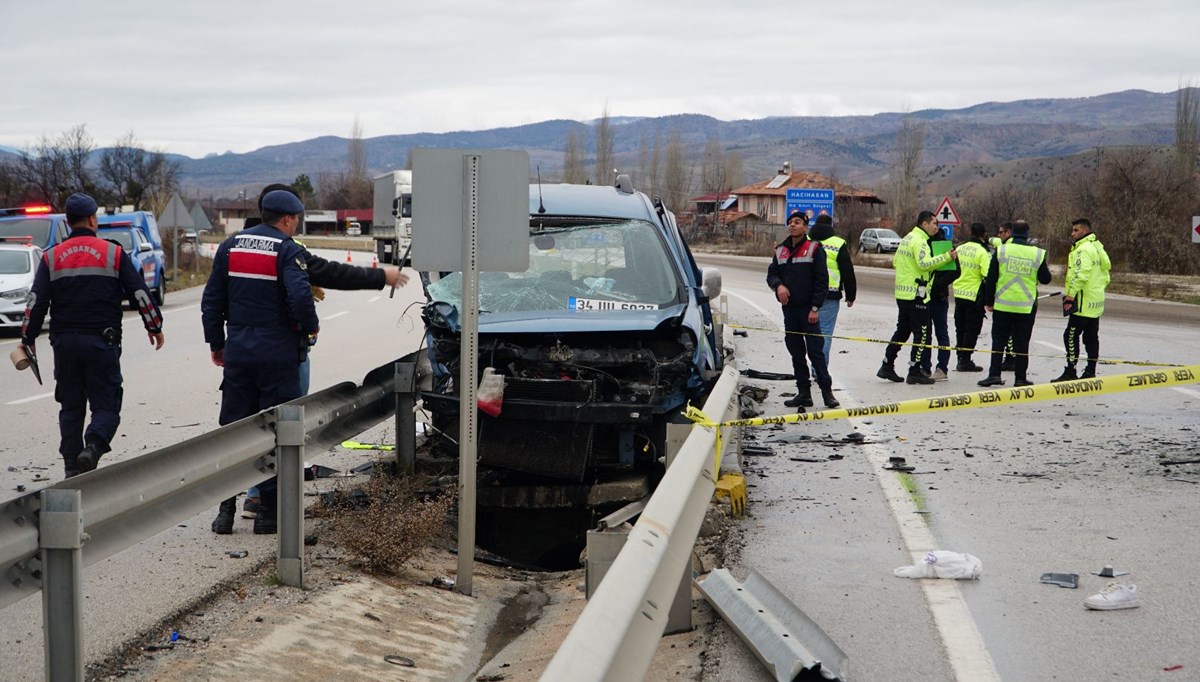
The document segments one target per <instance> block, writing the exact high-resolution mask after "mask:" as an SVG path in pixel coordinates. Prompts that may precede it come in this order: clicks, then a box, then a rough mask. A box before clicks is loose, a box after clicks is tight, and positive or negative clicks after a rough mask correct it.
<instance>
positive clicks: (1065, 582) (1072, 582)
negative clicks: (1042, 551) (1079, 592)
mask: <svg viewBox="0 0 1200 682" xmlns="http://www.w3.org/2000/svg"><path fill="white" fill-rule="evenodd" d="M1040 582H1042V583H1043V584H1046V585H1058V586H1059V587H1069V588H1071V589H1072V590H1073V589H1075V588H1077V587H1079V574H1078V573H1043V574H1042V577H1041V580H1040Z"/></svg>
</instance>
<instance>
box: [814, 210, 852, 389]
mask: <svg viewBox="0 0 1200 682" xmlns="http://www.w3.org/2000/svg"><path fill="white" fill-rule="evenodd" d="M808 236H809V238H810V239H812V240H813V241H815V242H817V243H819V244H820V245H821V249H822V250H823V251H825V264H826V266H827V270H828V271H829V292H828V293H826V294H825V302H824V303H822V304H821V309H820V310H818V311H817V323H818V324H819V325H820V326H821V334H822V335H824V336H825V366H826V367H828V366H829V365H830V364H832V357H833V356H831V355H830V351H831V350H832V349H833V331H834V329H835V328H837V318H838V311H839V309H840V307H841V303H842V294H843V292H845V296H846V307H847V308H853V307H854V299H855V298H856V297H857V296H858V280H856V279H855V277H854V262H853V261H851V260H850V249H847V248H846V240H845V239H842V238H841V237H839V236H837V235H836V234H834V233H833V217H832V216H830V215H829V214H827V213H822V214H821V215H819V216H817V222H816V224H815V225H813V228H812V230H810V231H809V233H808ZM814 371H815V370H814Z"/></svg>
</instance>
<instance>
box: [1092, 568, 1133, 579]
mask: <svg viewBox="0 0 1200 682" xmlns="http://www.w3.org/2000/svg"><path fill="white" fill-rule="evenodd" d="M1092 575H1098V576H1100V577H1101V578H1116V577H1117V576H1122V575H1129V571H1122V570H1119V569H1115V568H1113V567H1112V566H1105V567H1104V568H1102V569H1100V570H1099V571H1092Z"/></svg>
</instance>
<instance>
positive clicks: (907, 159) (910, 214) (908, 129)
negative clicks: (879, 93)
mask: <svg viewBox="0 0 1200 682" xmlns="http://www.w3.org/2000/svg"><path fill="white" fill-rule="evenodd" d="M924 150H925V124H924V123H923V122H921V123H919V122H917V121H915V120H913V118H912V117H911V116H908V115H906V116H905V117H904V120H903V121H902V122H901V123H900V130H899V131H898V132H897V133H896V153H895V156H894V157H893V159H892V170H891V173H892V198H893V203H892V218H893V219H895V221H896V224H897V225H907V224H908V223H911V222H913V221H915V220H916V218H917V193H918V187H917V168H918V167H920V165H921V154H922V153H923V152H924Z"/></svg>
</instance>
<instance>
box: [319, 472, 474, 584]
mask: <svg viewBox="0 0 1200 682" xmlns="http://www.w3.org/2000/svg"><path fill="white" fill-rule="evenodd" d="M384 468H385V467H376V470H377V472H378V471H379V470H381V469H384ZM352 486H353V484H350V483H344V484H342V485H341V486H339V487H338V488H337V489H336V490H335V492H334V494H333V495H330V496H328V497H326V498H325V499H324V500H323V502H322V507H323V509H322V510H321V511H322V512H324V513H325V514H327V515H328V516H329V531H330V536H331V539H332V540H333V542H334V543H336V544H338V545H340V546H341V547H342V548H343V549H344V550H345V551H346V553H347V555H348V557H349V558H350V559H351V561H353V562H354V563H355V564H357V565H358V566H360V567H361V568H362V569H363V570H364V571H366V572H368V573H374V574H381V575H395V574H396V573H397V572H399V570H400V569H401V568H402V567H403V566H404V565H405V564H406V563H407V562H408V561H409V560H410V559H412V558H413V557H415V556H416V555H417V554H419V553H420V552H421V551H422V550H424V549H426V548H427V547H429V546H430V545H431V544H432V541H433V540H434V538H435V537H437V536H438V535H439V534H440V533H441V532H442V530H443V529H444V528H445V527H446V524H447V520H448V519H449V518H450V515H451V514H452V513H453V512H454V510H455V508H456V502H457V496H456V495H454V494H451V493H447V494H441V495H438V496H429V495H428V494H427V492H426V491H428V490H429V489H431V488H430V486H429V485H428V478H426V477H422V476H407V477H401V476H395V475H393V474H391V473H376V474H374V475H373V476H371V479H370V480H369V481H368V482H367V483H366V485H363V486H361V488H359V487H358V486H353V488H355V489H358V490H361V492H362V493H363V494H365V496H364V495H356V494H355V490H352ZM329 500H331V502H330V501H329Z"/></svg>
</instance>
